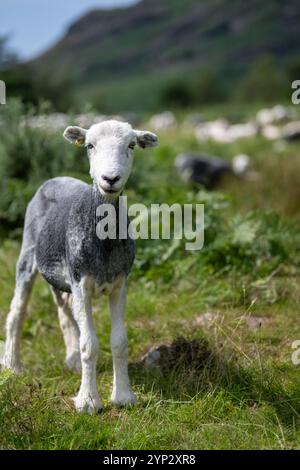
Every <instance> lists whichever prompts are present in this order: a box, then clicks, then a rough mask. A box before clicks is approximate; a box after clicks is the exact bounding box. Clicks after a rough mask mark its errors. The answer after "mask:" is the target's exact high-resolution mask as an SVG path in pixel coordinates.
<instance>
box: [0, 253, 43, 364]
mask: <svg viewBox="0 0 300 470" xmlns="http://www.w3.org/2000/svg"><path fill="white" fill-rule="evenodd" d="M36 273H37V268H36V263H35V257H34V249H33V248H32V249H29V250H27V251H26V252H21V254H20V257H19V260H18V263H17V275H16V287H15V292H14V296H13V299H12V302H11V305H10V312H9V314H8V316H7V320H6V341H5V348H4V356H3V359H2V366H3V367H4V368H5V369H11V370H12V371H14V372H16V373H20V372H21V370H22V366H21V360H20V337H21V331H22V326H23V323H24V319H25V315H26V309H27V304H28V300H29V297H30V294H31V290H32V287H33V283H34V279H35V276H36Z"/></svg>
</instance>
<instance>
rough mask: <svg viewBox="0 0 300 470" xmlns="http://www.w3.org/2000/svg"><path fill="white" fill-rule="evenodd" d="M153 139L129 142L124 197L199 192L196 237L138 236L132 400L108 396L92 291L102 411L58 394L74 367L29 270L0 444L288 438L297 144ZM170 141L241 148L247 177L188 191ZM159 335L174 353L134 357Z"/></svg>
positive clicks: (6, 243) (72, 383) (2, 276)
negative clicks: (151, 144) (147, 146)
mask: <svg viewBox="0 0 300 470" xmlns="http://www.w3.org/2000/svg"><path fill="white" fill-rule="evenodd" d="M249 112H250V114H251V112H252V111H251V110H250V111H249ZM218 113H220V110H218ZM212 114H213V112H212ZM160 140H161V145H160V147H158V148H157V149H156V150H155V151H154V152H147V154H142V152H139V153H138V154H137V157H136V162H135V169H134V172H133V175H132V177H131V179H130V182H129V185H128V191H127V193H128V196H129V199H130V200H131V201H143V202H145V203H146V204H150V203H151V202H180V203H184V202H191V201H192V202H197V201H202V202H204V203H205V212H206V234H205V246H204V249H203V250H202V251H201V252H199V253H193V252H189V253H187V252H186V251H184V249H183V246H181V245H180V246H178V247H176V246H174V247H173V248H172V249H169V248H170V242H168V241H157V242H156V241H155V242H154V241H152V242H150V241H147V242H146V241H138V252H137V261H136V265H135V267H134V270H133V272H132V275H131V277H130V288H129V299H128V314H127V326H128V336H129V357H130V376H131V380H132V384H133V388H134V391H135V392H136V394H137V396H138V404H137V406H136V407H134V408H129V409H117V408H114V407H112V406H110V403H109V396H110V389H111V386H112V361H111V354H110V349H109V332H110V322H109V313H108V308H107V299H106V298H101V299H96V300H95V301H94V310H95V323H96V328H97V333H98V337H99V345H100V355H99V361H98V372H99V375H98V388H99V392H100V396H101V399H102V401H103V402H104V404H105V410H104V411H103V412H102V413H101V414H98V415H95V416H88V415H83V414H77V413H75V411H74V409H73V407H72V404H71V401H70V400H69V397H71V396H74V395H75V393H76V391H77V389H78V387H79V381H80V377H79V376H77V375H76V374H73V373H70V372H67V371H66V370H65V369H64V366H63V360H64V346H63V340H62V335H61V332H60V330H59V326H58V321H57V318H56V311H55V307H54V305H53V302H52V297H51V294H50V291H49V289H48V286H47V285H46V283H45V282H44V281H42V280H41V279H38V281H37V283H36V286H35V288H34V293H33V296H32V300H31V303H30V307H29V315H28V317H27V319H26V322H25V327H24V332H23V335H22V356H23V363H24V366H25V371H24V374H23V375H22V376H20V377H14V376H12V375H11V374H10V373H8V372H6V371H4V372H2V373H1V375H0V448H1V449H290V448H298V447H299V439H300V365H299V366H296V365H293V363H292V360H291V355H292V352H293V349H292V343H293V341H295V340H297V339H300V320H299V300H300V289H299V281H300V279H299V278H300V273H299V266H300V249H299V248H300V239H299V235H298V232H299V224H300V220H299V205H298V204H299V202H298V201H299V188H300V171H299V170H300V146H299V144H292V145H289V146H287V147H285V148H277V147H276V146H275V147H274V144H273V143H272V142H269V141H266V140H265V139H263V138H260V137H257V138H255V139H250V140H244V141H239V142H237V143H235V144H230V145H220V144H216V143H212V142H207V143H201V144H200V143H199V142H197V141H196V139H195V138H194V137H193V136H192V134H191V133H190V132H189V131H187V130H184V129H183V128H182V129H179V130H176V131H172V132H171V131H170V132H167V133H162V135H160ZM63 145H64V144H63V142H62V143H61V146H62V148H64V147H63ZM0 150H1V149H0ZM183 150H190V151H192V150H193V151H203V152H209V153H212V154H215V155H220V156H223V157H224V158H226V159H228V160H230V159H231V158H232V157H233V156H234V155H235V154H237V153H241V152H242V153H247V154H249V155H250V157H251V161H252V165H253V168H252V170H253V172H255V174H256V177H255V178H252V179H249V180H246V181H235V180H232V181H231V180H227V181H226V182H224V185H223V187H222V188H221V191H220V192H218V193H206V192H204V191H201V192H200V193H197V192H195V191H193V190H192V188H188V187H186V186H185V185H184V184H183V183H182V182H180V180H179V179H178V177H177V176H176V174H175V172H174V170H173V167H172V162H173V158H174V156H175V155H176V154H177V153H179V152H181V151H183ZM0 156H1V154H0ZM0 160H1V159H0ZM0 163H1V162H0ZM75 170H76V169H75ZM61 172H63V168H62V169H61ZM49 176H51V174H50V175H49ZM32 184H33V186H34V185H35V184H37V180H36V179H34V178H33V179H32ZM2 210H3V209H2ZM18 233H19V232H18V231H14V232H11V234H10V235H9V236H6V237H5V238H2V241H1V245H0V265H1V270H0V339H1V338H2V339H4V321H5V316H6V314H7V311H8V308H9V303H10V300H11V296H12V293H13V288H14V273H15V263H16V260H17V256H18V251H19V247H20V241H19V238H18ZM166 253H167V254H166ZM163 255H164V256H163ZM160 344H173V349H174V351H175V352H176V357H175V360H174V361H168V360H165V361H162V364H161V368H156V369H150V370H149V369H146V368H145V367H144V365H143V363H142V361H141V359H142V357H143V355H144V354H145V353H146V352H147V351H148V350H149V349H150V348H151V347H152V346H154V345H160Z"/></svg>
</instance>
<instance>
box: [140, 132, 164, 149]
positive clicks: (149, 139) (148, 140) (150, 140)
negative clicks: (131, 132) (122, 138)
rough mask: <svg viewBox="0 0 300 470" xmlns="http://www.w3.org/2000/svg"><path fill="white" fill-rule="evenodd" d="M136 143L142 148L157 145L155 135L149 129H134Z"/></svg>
mask: <svg viewBox="0 0 300 470" xmlns="http://www.w3.org/2000/svg"><path fill="white" fill-rule="evenodd" d="M135 135H136V139H137V143H138V145H139V146H140V147H142V149H144V148H146V147H155V146H156V145H158V138H157V135H155V134H153V132H149V131H135Z"/></svg>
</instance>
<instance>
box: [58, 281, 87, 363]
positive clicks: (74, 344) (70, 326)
mask: <svg viewBox="0 0 300 470" xmlns="http://www.w3.org/2000/svg"><path fill="white" fill-rule="evenodd" d="M52 293H53V298H54V302H55V303H56V305H57V312H58V319H59V324H60V327H61V330H62V333H63V336H64V341H65V345H66V359H65V365H66V367H67V369H69V370H73V371H75V372H79V371H80V370H81V360H80V348H79V329H78V326H77V323H76V321H75V319H74V317H73V314H72V310H71V306H70V301H71V294H67V293H66V292H64V293H63V292H60V291H59V290H57V289H54V288H52Z"/></svg>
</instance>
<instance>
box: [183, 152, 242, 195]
mask: <svg viewBox="0 0 300 470" xmlns="http://www.w3.org/2000/svg"><path fill="white" fill-rule="evenodd" d="M175 167H176V169H177V172H178V174H179V175H180V176H181V178H182V179H183V180H184V181H187V182H190V183H197V184H202V185H203V186H204V187H205V188H206V189H213V188H215V187H216V186H217V185H218V183H220V181H221V179H222V177H223V176H224V175H225V174H234V175H236V176H242V175H244V174H245V173H246V171H247V169H248V167H249V157H248V155H243V154H241V155H236V157H234V158H233V161H232V165H230V164H229V163H227V162H226V161H225V160H223V159H221V158H218V157H211V156H209V155H193V154H181V155H178V156H177V157H176V159H175Z"/></svg>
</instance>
